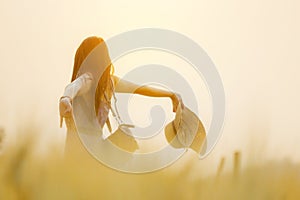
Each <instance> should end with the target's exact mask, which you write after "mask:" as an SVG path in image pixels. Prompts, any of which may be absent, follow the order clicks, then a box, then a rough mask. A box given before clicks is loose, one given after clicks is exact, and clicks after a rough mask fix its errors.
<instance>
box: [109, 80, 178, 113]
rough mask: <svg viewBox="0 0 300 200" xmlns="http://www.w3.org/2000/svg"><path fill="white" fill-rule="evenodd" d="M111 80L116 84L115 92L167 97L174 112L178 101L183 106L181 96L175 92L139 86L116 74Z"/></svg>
mask: <svg viewBox="0 0 300 200" xmlns="http://www.w3.org/2000/svg"><path fill="white" fill-rule="evenodd" d="M113 80H114V83H115V86H116V87H115V91H116V92H119V93H133V94H140V95H145V96H150V97H169V98H170V99H171V100H172V103H173V111H174V112H176V109H177V106H178V103H179V102H180V103H181V105H182V107H184V104H183V102H182V99H181V96H180V95H179V94H177V93H174V92H171V91H167V90H162V89H158V88H154V87H150V86H140V85H137V84H134V83H132V82H129V81H126V80H123V79H120V78H119V77H117V76H113Z"/></svg>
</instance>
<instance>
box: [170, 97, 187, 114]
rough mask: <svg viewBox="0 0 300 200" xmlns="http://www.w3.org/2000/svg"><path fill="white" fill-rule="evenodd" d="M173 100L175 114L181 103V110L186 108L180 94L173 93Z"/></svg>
mask: <svg viewBox="0 0 300 200" xmlns="http://www.w3.org/2000/svg"><path fill="white" fill-rule="evenodd" d="M171 100H172V104H173V112H176V111H177V107H178V104H179V103H180V105H181V108H182V109H183V108H184V104H183V102H182V98H181V96H180V94H177V93H173V95H172V96H171Z"/></svg>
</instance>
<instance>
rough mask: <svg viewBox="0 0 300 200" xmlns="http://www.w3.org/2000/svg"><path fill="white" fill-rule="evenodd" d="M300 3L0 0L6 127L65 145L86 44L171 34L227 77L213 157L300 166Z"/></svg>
mask: <svg viewBox="0 0 300 200" xmlns="http://www.w3.org/2000/svg"><path fill="white" fill-rule="evenodd" d="M299 4H300V3H299V1H297V0H286V1H278V0H275V1H274V0H272V1H271V0H264V1H259V0H254V1H238V0H228V1H217V0H211V1H202V0H201V1H196V0H185V1H174V0H172V1H167V0H165V1H158V0H152V1H139V0H133V1H102V0H97V1H96V0H94V1H91V0H86V1H76V0H72V1H58V0H56V1H55V0H53V1H37V0H36V1H33V0H28V1H8V0H1V1H0V22H1V37H0V42H1V47H0V55H1V65H0V76H1V78H0V85H1V86H0V91H1V104H0V126H2V127H4V128H5V129H6V130H7V131H10V130H14V129H15V127H16V126H21V125H22V124H25V123H27V122H31V121H33V122H34V123H36V124H37V125H38V126H40V127H44V128H43V130H44V131H43V132H42V133H41V134H43V135H45V136H47V137H49V138H61V135H62V134H63V133H64V132H65V129H59V128H58V125H59V124H58V122H59V120H58V99H59V97H60V96H61V95H62V93H63V90H64V87H65V85H66V84H68V82H69V80H70V77H71V71H72V65H73V59H74V54H75V51H76V48H77V47H78V46H79V44H80V43H81V41H82V40H83V39H84V38H85V37H87V36H90V35H97V36H101V37H103V38H104V39H108V38H110V37H111V36H113V35H116V34H119V33H121V32H124V31H128V30H131V29H136V28H143V27H155V28H165V29H171V30H174V31H177V32H179V33H182V34H185V35H186V36H188V37H190V38H191V39H193V40H194V41H196V42H197V43H198V44H199V45H201V46H202V47H203V48H204V50H205V51H206V52H207V53H208V55H209V56H210V57H211V58H212V60H213V61H214V63H215V65H216V66H217V68H218V70H219V73H220V75H221V77H222V80H223V84H224V87H225V93H226V106H227V108H226V112H227V113H226V121H225V125H224V131H223V136H222V138H221V140H220V142H219V143H218V145H217V147H216V149H215V150H214V152H213V154H212V157H215V158H219V157H220V156H222V155H225V156H230V155H231V153H232V152H233V151H234V150H243V151H247V152H249V151H251V152H253V153H254V154H253V155H257V156H260V154H264V155H267V156H270V157H271V158H276V157H278V158H282V157H286V156H289V157H292V158H294V159H296V158H298V159H299V156H298V155H297V154H298V153H297V152H299V150H300V149H299V145H298V142H299V141H300V136H299V135H300V132H299V130H300V123H299V122H298V120H299V119H300V114H299V111H300V104H299V102H300V95H299V92H298V91H299V86H300V80H299V73H300V70H299V64H300V62H299V52H300V51H299V46H300V39H299V35H300V31H299V30H300V23H299V19H300V15H299V8H300V5H299ZM145 57H147V56H145ZM145 57H139V56H134V55H133V56H131V58H132V59H136V61H131V62H133V63H135V62H137V63H140V64H147V62H151V60H150V59H148V60H145V59H143V58H145ZM124 59H125V60H126V59H127V60H128V58H124ZM174 59H175V58H174ZM126 62H127V63H130V62H129V61H124V63H126ZM143 62H144V63H143ZM120 65H121V64H120ZM122 67H124V66H122ZM128 67H129V66H128ZM116 68H117V70H116V71H117V72H116V73H117V74H118V73H121V72H120V71H118V66H116ZM125 69H126V66H125ZM205 93H207V91H205V90H203V94H205ZM200 96H201V95H200ZM204 97H205V98H207V96H206V95H204ZM203 102H204V103H203V104H204V105H202V106H203V107H204V108H203V110H202V111H203V115H204V116H203V117H202V118H203V121H204V123H207V124H209V120H210V115H211V113H210V109H211V108H210V106H211V105H210V102H209V100H208V99H206V100H204V101H203ZM166 104H168V103H166ZM169 106H171V105H169ZM141 123H143V122H141ZM264 146H266V147H264ZM217 160H218V159H217Z"/></svg>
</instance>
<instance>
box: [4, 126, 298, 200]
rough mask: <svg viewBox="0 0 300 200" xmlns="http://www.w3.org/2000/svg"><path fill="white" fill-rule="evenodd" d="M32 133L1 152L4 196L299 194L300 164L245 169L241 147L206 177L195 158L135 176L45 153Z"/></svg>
mask: <svg viewBox="0 0 300 200" xmlns="http://www.w3.org/2000/svg"><path fill="white" fill-rule="evenodd" d="M28 132H30V131H25V132H22V135H27V137H24V138H22V139H20V141H19V142H18V143H17V144H16V145H7V146H8V147H7V148H6V149H5V150H4V151H3V153H2V154H1V155H0V199H1V200H2V199H3V200H10V199H34V200H35V199H36V200H47V199H49V200H50V199H51V200H53V199H64V200H65V199H72V200H73V199H133V200H134V199H143V200H144V199H151V200H153V199H172V200H173V199H187V200H189V199H193V200H194V199H197V200H198V199H207V200H210V199H272V200H273V199H300V166H299V165H295V164H292V163H289V162H288V161H281V162H279V161H276V162H275V161H274V162H268V163H265V164H264V165H261V166H255V165H249V166H247V167H246V168H243V170H241V169H240V167H239V166H240V160H241V159H240V157H241V156H242V155H241V154H240V153H239V152H236V153H235V154H234V158H235V159H234V162H233V163H234V164H232V171H229V172H223V167H224V163H226V164H228V163H227V162H224V161H225V158H224V159H222V160H221V161H220V165H219V166H214V167H215V168H216V169H218V170H217V171H216V174H215V175H213V176H209V177H205V178H203V177H202V178H201V177H199V178H193V179H192V178H191V177H193V174H194V173H195V172H194V171H193V168H192V167H191V165H192V163H187V165H186V167H184V168H183V170H178V171H171V170H168V168H167V169H164V170H161V171H158V172H154V173H148V174H142V175H134V174H126V173H121V172H118V171H115V170H112V169H110V168H108V167H105V166H103V165H102V164H100V163H99V162H97V161H96V160H94V159H93V158H91V157H87V156H81V154H78V152H76V150H74V152H73V153H71V154H69V155H68V156H67V157H64V158H63V157H62V156H61V153H60V151H59V150H58V149H59V148H56V147H49V149H50V150H51V151H49V153H47V154H45V155H43V156H40V155H38V154H36V153H35V151H34V149H35V146H36V143H37V142H38V140H33V139H32V138H34V137H35V136H34V135H32V134H31V133H28ZM202 162H205V160H203V161H202ZM204 173H205V172H204Z"/></svg>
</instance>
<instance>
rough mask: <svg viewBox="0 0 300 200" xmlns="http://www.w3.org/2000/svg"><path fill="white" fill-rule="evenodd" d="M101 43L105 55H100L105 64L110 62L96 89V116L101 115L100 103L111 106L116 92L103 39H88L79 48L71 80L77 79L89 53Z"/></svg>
mask: <svg viewBox="0 0 300 200" xmlns="http://www.w3.org/2000/svg"><path fill="white" fill-rule="evenodd" d="M101 43H103V47H104V52H103V55H99V56H100V58H101V59H102V57H103V59H102V60H103V62H107V60H108V61H109V62H108V63H109V65H108V66H107V68H106V69H105V71H104V72H103V74H102V76H101V78H100V79H99V82H98V86H97V89H96V94H95V111H96V116H98V113H99V105H100V102H102V103H106V104H107V105H110V99H111V97H112V95H113V92H114V91H113V90H114V89H113V85H112V83H111V81H112V80H111V75H112V74H113V66H112V64H111V61H110V58H109V54H108V49H107V47H106V44H105V42H104V40H103V39H102V38H100V37H95V36H93V37H88V38H86V39H85V40H84V41H83V42H82V43H81V44H80V46H79V48H78V49H77V51H76V55H75V61H74V68H73V74H72V79H71V82H72V81H74V80H75V79H76V78H77V75H78V71H79V68H80V66H81V64H82V62H83V61H84V60H85V59H86V57H87V56H88V55H89V53H90V52H91V51H92V50H93V49H94V48H95V47H97V46H98V45H99V44H101ZM101 54H102V53H101ZM105 95H106V96H105ZM98 120H99V119H98Z"/></svg>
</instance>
